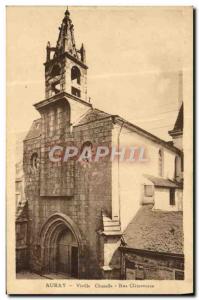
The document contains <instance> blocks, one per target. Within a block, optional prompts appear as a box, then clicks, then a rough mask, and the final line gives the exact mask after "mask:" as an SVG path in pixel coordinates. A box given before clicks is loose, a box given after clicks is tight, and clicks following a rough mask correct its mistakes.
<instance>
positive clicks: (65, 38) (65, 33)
mask: <svg viewBox="0 0 199 300" xmlns="http://www.w3.org/2000/svg"><path fill="white" fill-rule="evenodd" d="M46 51H47V54H46V58H47V61H49V60H51V59H52V58H56V57H59V56H60V55H61V54H63V53H65V52H67V53H69V54H70V55H72V56H73V57H75V58H76V59H78V60H79V61H81V62H83V63H86V52H85V48H84V45H83V44H82V46H81V48H80V50H78V49H77V48H76V43H75V37H74V25H73V23H72V20H71V18H70V12H69V9H68V6H67V9H66V11H65V14H64V18H63V20H62V23H61V26H60V27H59V35H58V39H57V43H56V47H51V46H50V42H48V44H47V47H46ZM52 52H53V57H52V56H51V53H52Z"/></svg>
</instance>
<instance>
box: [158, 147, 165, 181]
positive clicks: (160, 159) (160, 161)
mask: <svg viewBox="0 0 199 300" xmlns="http://www.w3.org/2000/svg"><path fill="white" fill-rule="evenodd" d="M163 167H164V152H163V149H159V151H158V168H159V176H163Z"/></svg>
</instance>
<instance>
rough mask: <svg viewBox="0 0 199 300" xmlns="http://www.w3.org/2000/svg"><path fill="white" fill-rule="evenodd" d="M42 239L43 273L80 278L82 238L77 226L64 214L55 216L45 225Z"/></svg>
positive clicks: (42, 230)
mask: <svg viewBox="0 0 199 300" xmlns="http://www.w3.org/2000/svg"><path fill="white" fill-rule="evenodd" d="M40 239H41V263H42V269H43V272H45V273H62V274H65V275H66V277H74V278H78V276H79V257H80V253H81V250H82V238H81V234H80V232H79V229H78V227H77V226H76V224H75V223H74V222H73V221H72V220H71V219H70V218H69V217H68V216H66V215H64V214H58V213H57V214H53V215H52V216H51V217H49V219H48V220H47V221H46V223H45V224H44V225H43V227H42V229H41V233H40Z"/></svg>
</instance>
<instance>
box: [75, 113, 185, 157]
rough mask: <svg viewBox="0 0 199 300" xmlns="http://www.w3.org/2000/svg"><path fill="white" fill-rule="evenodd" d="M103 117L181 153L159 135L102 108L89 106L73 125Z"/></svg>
mask: <svg viewBox="0 0 199 300" xmlns="http://www.w3.org/2000/svg"><path fill="white" fill-rule="evenodd" d="M105 118H111V120H112V122H113V123H118V124H120V125H121V126H122V127H126V128H128V129H129V130H131V131H133V132H137V133H138V134H141V135H143V136H145V137H146V138H149V139H150V140H152V141H153V142H155V143H158V144H161V145H162V146H164V147H165V148H167V149H169V150H171V151H174V152H176V153H178V154H181V151H180V150H179V149H177V148H176V147H174V146H173V145H171V144H168V142H166V141H164V140H162V139H160V138H159V137H157V136H155V135H153V134H152V133H150V132H148V131H146V130H144V129H142V128H141V127H139V126H137V125H134V124H133V123H131V122H128V121H127V120H125V119H123V118H122V117H120V116H118V115H112V114H109V113H106V112H104V111H102V110H99V109H96V108H91V109H90V110H89V111H88V112H87V113H86V114H85V115H84V116H83V117H82V119H81V120H80V122H78V123H77V124H76V125H75V127H78V126H81V125H84V124H87V123H90V122H94V121H96V120H101V119H105Z"/></svg>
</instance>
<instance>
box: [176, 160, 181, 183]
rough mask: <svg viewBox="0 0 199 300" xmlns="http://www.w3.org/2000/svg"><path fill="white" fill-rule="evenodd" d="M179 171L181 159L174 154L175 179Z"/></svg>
mask: <svg viewBox="0 0 199 300" xmlns="http://www.w3.org/2000/svg"><path fill="white" fill-rule="evenodd" d="M180 173H181V159H180V157H179V156H178V155H176V156H175V179H178V178H180Z"/></svg>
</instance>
